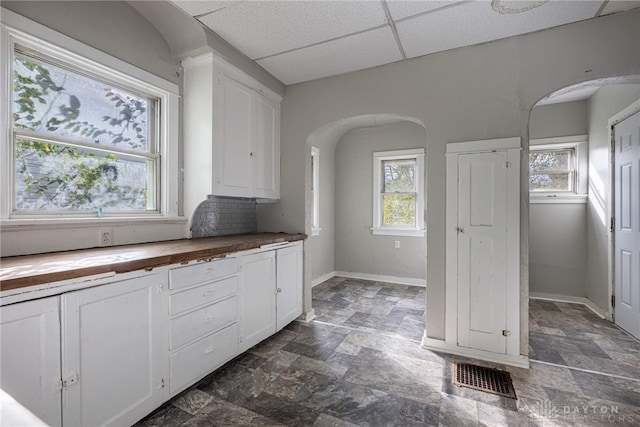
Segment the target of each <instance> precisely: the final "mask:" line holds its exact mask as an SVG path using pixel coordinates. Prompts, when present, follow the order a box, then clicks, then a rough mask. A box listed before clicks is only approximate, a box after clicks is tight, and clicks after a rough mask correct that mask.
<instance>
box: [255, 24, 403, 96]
mask: <svg viewBox="0 0 640 427" xmlns="http://www.w3.org/2000/svg"><path fill="white" fill-rule="evenodd" d="M401 59H402V57H401V55H400V51H399V49H398V47H397V44H396V41H395V39H394V37H393V33H392V31H391V29H390V28H389V27H384V28H379V29H377V30H372V31H368V32H366V33H360V34H356V35H353V36H349V37H345V38H341V39H338V40H334V41H330V42H327V43H322V44H319V45H315V46H312V47H309V48H306V49H300V50H296V51H293V52H288V53H284V54H282V55H277V56H273V57H271V58H266V59H263V60H259V61H257V62H258V64H260V65H261V66H262V67H263V68H264V69H265V70H267V71H268V72H270V73H271V74H273V75H274V76H276V77H277V78H278V79H280V80H281V81H282V82H283V83H284V84H293V83H299V82H303V81H307V80H313V79H317V78H321V77H326V76H331V75H336V74H342V73H347V72H349V71H355V70H361V69H364V68H370V67H375V66H377V65H382V64H387V63H390V62H395V61H400V60H401Z"/></svg>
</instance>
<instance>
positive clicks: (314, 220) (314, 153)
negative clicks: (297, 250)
mask: <svg viewBox="0 0 640 427" xmlns="http://www.w3.org/2000/svg"><path fill="white" fill-rule="evenodd" d="M311 204H312V209H311V235H312V236H319V235H320V231H321V230H322V228H320V149H319V148H318V147H316V146H311Z"/></svg>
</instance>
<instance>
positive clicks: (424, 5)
mask: <svg viewBox="0 0 640 427" xmlns="http://www.w3.org/2000/svg"><path fill="white" fill-rule="evenodd" d="M460 1H461V0H456V1H444V0H419V1H418V0H409V1H407V0H386V3H387V7H389V12H391V17H392V18H393V20H394V21H397V20H398V19H403V18H406V17H408V16H413V15H418V14H421V13H425V12H431V11H433V10H434V9H439V8H441V7H445V6H450V5H452V4H455V3H460Z"/></svg>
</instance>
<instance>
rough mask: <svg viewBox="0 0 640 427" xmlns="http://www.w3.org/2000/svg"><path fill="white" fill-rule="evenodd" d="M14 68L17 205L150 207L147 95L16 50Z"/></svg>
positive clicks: (43, 207)
mask: <svg viewBox="0 0 640 427" xmlns="http://www.w3.org/2000/svg"><path fill="white" fill-rule="evenodd" d="M13 66H14V78H13V100H14V113H13V125H14V133H15V136H14V154H15V178H16V180H15V186H16V190H15V193H16V194H15V207H16V209H18V210H23V211H43V210H77V211H86V210H95V209H97V208H105V209H109V208H114V209H118V210H138V209H145V208H146V207H147V197H148V194H147V187H148V183H147V181H148V179H149V172H148V168H149V165H148V158H145V157H144V155H145V154H147V153H148V149H147V144H148V142H147V133H148V132H147V115H148V112H147V109H148V108H147V107H148V104H149V101H148V100H146V99H144V98H140V97H137V96H134V95H131V94H129V93H126V92H124V91H121V90H118V89H114V88H112V87H109V86H107V85H105V84H103V83H100V82H97V81H94V80H92V79H90V78H87V77H84V76H81V75H79V74H74V73H72V72H69V71H66V70H64V69H62V68H60V67H58V66H55V65H51V64H48V63H46V62H44V61H40V60H37V59H33V58H31V57H29V56H26V55H22V54H19V53H18V52H16V54H15V57H14V62H13ZM101 113H102V114H101ZM75 140H78V141H84V143H74V141H75ZM121 148H122V149H124V151H127V152H133V153H135V151H140V152H141V155H140V156H136V155H127V154H122V153H119V152H118V150H119V149H121ZM120 151H122V150H120Z"/></svg>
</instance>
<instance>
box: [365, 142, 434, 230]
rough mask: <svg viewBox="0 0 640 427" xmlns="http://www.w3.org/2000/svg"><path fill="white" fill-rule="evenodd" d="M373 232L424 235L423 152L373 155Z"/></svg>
mask: <svg viewBox="0 0 640 427" xmlns="http://www.w3.org/2000/svg"><path fill="white" fill-rule="evenodd" d="M372 232H373V234H383V235H396V236H424V233H425V230H424V149H411V150H398V151H381V152H375V153H374V154H373V227H372Z"/></svg>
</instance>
